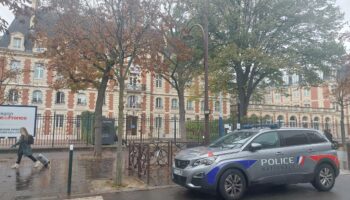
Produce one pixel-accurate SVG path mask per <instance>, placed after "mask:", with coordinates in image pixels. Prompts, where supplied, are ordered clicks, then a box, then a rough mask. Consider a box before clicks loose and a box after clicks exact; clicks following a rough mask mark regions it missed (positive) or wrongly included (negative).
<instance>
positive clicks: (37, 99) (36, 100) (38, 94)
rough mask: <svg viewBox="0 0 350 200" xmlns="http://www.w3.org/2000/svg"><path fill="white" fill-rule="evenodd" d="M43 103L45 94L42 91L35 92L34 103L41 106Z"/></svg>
mask: <svg viewBox="0 0 350 200" xmlns="http://www.w3.org/2000/svg"><path fill="white" fill-rule="evenodd" d="M42 102H43V93H42V92H41V91H40V90H35V91H34V92H33V99H32V103H36V104H40V103H42Z"/></svg>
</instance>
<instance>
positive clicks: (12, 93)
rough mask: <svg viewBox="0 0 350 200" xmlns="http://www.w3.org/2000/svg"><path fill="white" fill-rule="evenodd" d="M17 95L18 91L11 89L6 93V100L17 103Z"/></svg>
mask: <svg viewBox="0 0 350 200" xmlns="http://www.w3.org/2000/svg"><path fill="white" fill-rule="evenodd" d="M18 96H19V95H18V91H17V90H16V89H11V90H10V91H9V94H8V101H9V102H11V103H17V102H18Z"/></svg>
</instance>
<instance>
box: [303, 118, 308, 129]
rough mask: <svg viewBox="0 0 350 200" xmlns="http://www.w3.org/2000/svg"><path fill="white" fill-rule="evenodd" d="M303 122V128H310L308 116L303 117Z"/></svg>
mask: <svg viewBox="0 0 350 200" xmlns="http://www.w3.org/2000/svg"><path fill="white" fill-rule="evenodd" d="M302 121H303V122H302V123H303V128H308V127H309V119H308V118H307V117H305V116H304V117H303V119H302Z"/></svg>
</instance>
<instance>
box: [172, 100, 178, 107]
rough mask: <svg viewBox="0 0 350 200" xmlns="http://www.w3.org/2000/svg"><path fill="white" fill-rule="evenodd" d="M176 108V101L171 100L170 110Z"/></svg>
mask: <svg viewBox="0 0 350 200" xmlns="http://www.w3.org/2000/svg"><path fill="white" fill-rule="evenodd" d="M177 108H178V103H177V99H172V100H171V109H177Z"/></svg>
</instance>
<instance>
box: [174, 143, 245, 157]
mask: <svg viewBox="0 0 350 200" xmlns="http://www.w3.org/2000/svg"><path fill="white" fill-rule="evenodd" d="M239 151H240V149H225V148H221V147H215V148H213V147H207V146H200V147H194V148H189V149H185V150H182V151H180V152H179V153H178V154H177V155H176V157H175V158H176V159H183V160H192V159H196V158H199V157H208V154H212V156H219V155H222V154H226V153H237V152H239Z"/></svg>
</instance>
